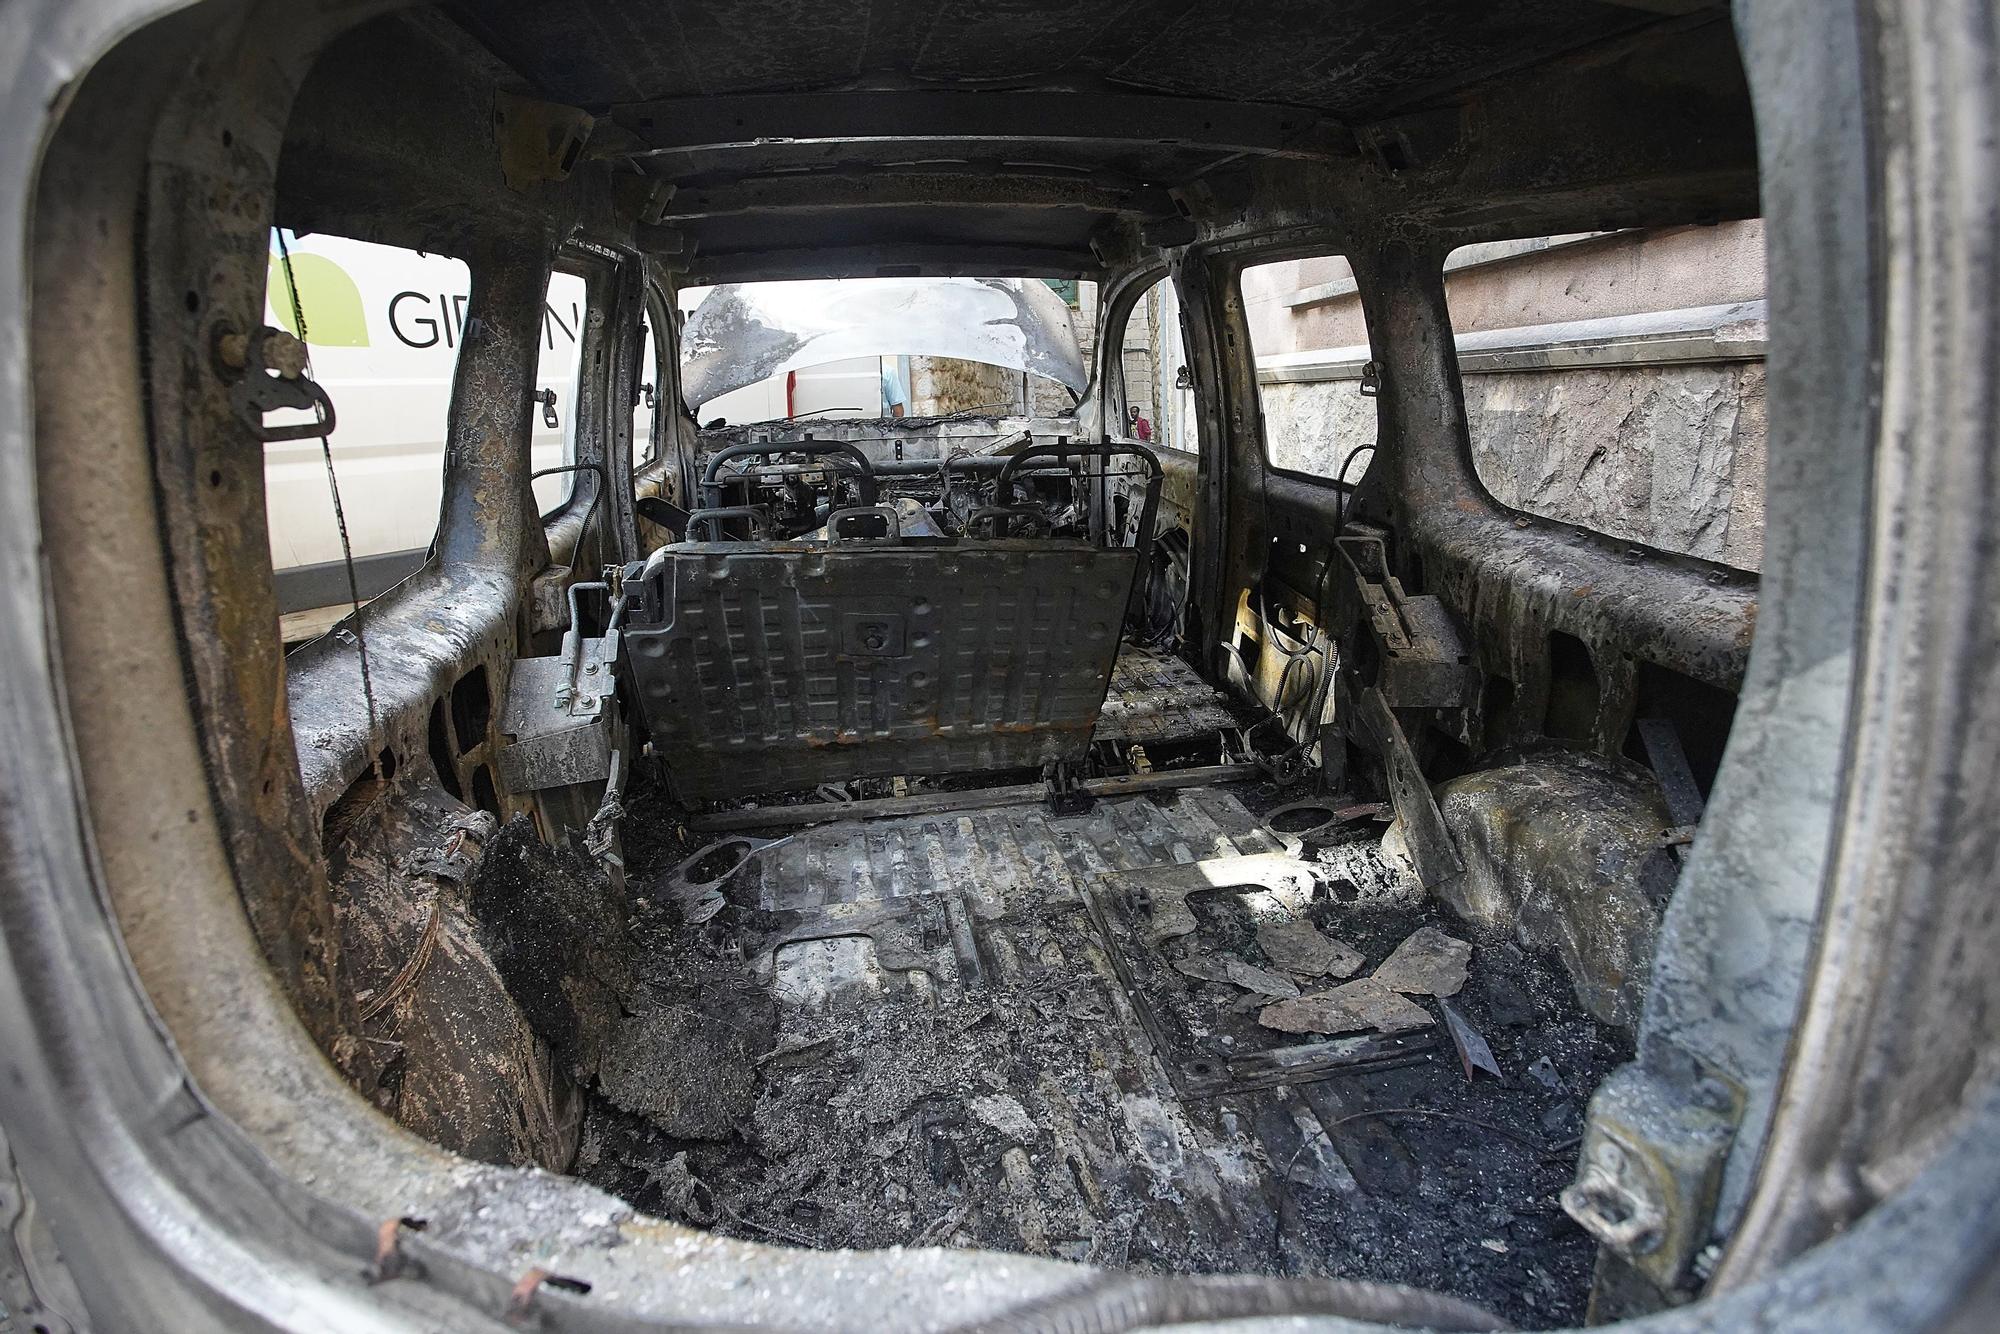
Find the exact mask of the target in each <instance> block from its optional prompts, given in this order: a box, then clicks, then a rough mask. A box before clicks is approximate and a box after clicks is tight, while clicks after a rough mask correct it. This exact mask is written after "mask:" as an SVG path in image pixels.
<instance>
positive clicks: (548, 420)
mask: <svg viewBox="0 0 2000 1334" xmlns="http://www.w3.org/2000/svg"><path fill="white" fill-rule="evenodd" d="M535 402H537V403H539V404H541V405H542V425H544V426H546V427H548V428H549V429H550V430H554V429H555V428H556V427H558V426H560V425H562V423H561V422H559V421H557V420H556V391H555V390H553V389H542V390H538V391H537V392H536V394H535Z"/></svg>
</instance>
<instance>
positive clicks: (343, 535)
mask: <svg viewBox="0 0 2000 1334" xmlns="http://www.w3.org/2000/svg"><path fill="white" fill-rule="evenodd" d="M276 231H277V234H278V263H279V266H280V267H281V268H283V269H284V271H285V292H286V295H287V296H289V297H290V298H291V307H292V327H293V328H294V329H296V330H297V331H298V335H299V346H300V347H301V348H302V349H304V352H305V375H306V378H307V379H311V378H312V345H311V344H310V343H309V342H308V341H307V337H306V312H305V305H304V303H303V302H302V301H301V300H300V299H299V283H298V278H297V277H296V276H295V275H294V274H293V272H292V250H291V247H290V246H289V245H287V244H286V243H285V229H284V228H282V227H279V228H277V229H276ZM319 451H320V457H321V458H322V459H323V460H324V461H325V463H326V489H327V490H328V492H330V493H331V494H332V496H333V523H334V527H336V528H337V529H339V530H340V563H341V565H342V567H343V568H344V569H345V570H346V571H347V603H348V606H349V607H350V608H351V609H352V611H353V615H352V617H351V619H352V621H353V623H354V647H355V650H356V655H357V656H358V657H359V659H360V662H361V697H362V699H363V700H364V701H366V703H367V706H368V767H369V768H370V769H371V770H373V771H374V774H375V777H376V779H377V780H378V781H386V780H384V776H383V773H382V749H381V747H380V746H378V745H376V740H377V737H378V736H379V734H380V730H381V723H380V720H379V719H378V718H377V716H376V710H375V682H374V679H373V677H372V675H371V674H370V672H369V668H368V633H367V631H366V630H365V629H364V628H363V626H362V624H361V581H360V580H359V579H357V578H356V577H355V574H354V543H353V542H352V540H350V539H349V537H348V535H347V511H346V510H345V509H344V508H343V507H342V506H341V503H340V478H339V477H338V476H336V475H335V473H334V469H333V442H332V440H330V439H329V438H328V437H327V435H326V434H325V433H324V432H322V433H321V434H320V437H319Z"/></svg>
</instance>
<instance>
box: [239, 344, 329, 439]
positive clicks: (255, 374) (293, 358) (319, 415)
mask: <svg viewBox="0 0 2000 1334" xmlns="http://www.w3.org/2000/svg"><path fill="white" fill-rule="evenodd" d="M215 359H216V362H217V363H218V364H219V365H220V366H221V367H222V368H223V370H224V371H225V372H226V373H232V374H234V375H235V377H236V378H235V379H234V380H233V381H232V382H231V383H230V386H229V404H230V406H231V407H232V408H234V409H235V411H236V415H237V417H238V418H239V419H240V420H241V421H242V422H243V424H244V425H245V426H247V427H249V428H250V430H251V432H252V434H254V435H255V436H256V437H257V438H258V439H259V440H262V441H263V442H264V443H266V444H272V443H275V442H277V441H280V440H317V439H319V438H320V437H322V436H327V435H331V434H333V427H334V413H333V400H332V399H331V398H328V397H327V393H326V390H324V389H322V388H320V387H319V385H318V384H317V383H316V382H314V381H313V380H312V379H311V378H310V377H309V376H308V375H307V374H306V346H305V344H304V343H301V342H300V341H299V340H298V339H296V338H294V337H292V335H290V334H288V333H286V332H285V331H284V330H283V329H273V328H272V327H270V326H269V325H259V326H258V327H257V328H256V329H253V330H252V331H251V332H249V333H247V334H239V333H225V334H223V335H222V336H221V337H219V338H218V339H216V342H215ZM285 408H291V409H294V410H297V411H300V412H310V413H312V414H313V420H311V421H309V422H295V423H293V424H291V425H289V426H268V425H266V424H265V422H264V414H265V413H267V412H277V411H279V410H281V409H285Z"/></svg>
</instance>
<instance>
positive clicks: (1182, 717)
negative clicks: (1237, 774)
mask: <svg viewBox="0 0 2000 1334" xmlns="http://www.w3.org/2000/svg"><path fill="white" fill-rule="evenodd" d="M1245 721H1246V719H1244V718H1239V717H1238V716H1237V714H1236V712H1235V711H1234V710H1233V709H1231V707H1230V705H1229V697H1228V696H1226V695H1224V694H1223V693H1222V692H1221V691H1220V690H1217V689H1216V688H1215V687H1214V686H1212V685H1210V684H1209V683H1208V682H1206V681H1204V680H1202V679H1201V677H1200V676H1199V675H1198V674H1197V673H1196V672H1195V669H1194V668H1193V667H1191V666H1189V665H1188V664H1187V663H1185V662H1183V661H1181V660H1180V659H1179V658H1177V657H1175V656H1174V655H1173V654H1171V653H1162V652H1160V651H1159V650H1158V649H1152V648H1147V647H1145V646H1144V645H1142V644H1132V643H1127V644H1125V645H1123V646H1122V647H1120V648H1119V650H1118V662H1117V665H1116V666H1114V667H1113V668H1112V669H1111V688H1110V689H1109V690H1108V691H1107V692H1105V696H1104V707H1103V709H1102V710H1101V711H1100V712H1099V714H1098V718H1097V727H1096V730H1094V731H1093V732H1092V733H1091V736H1092V738H1093V739H1094V740H1097V741H1116V742H1126V743H1137V744H1139V745H1147V746H1154V745H1163V744H1166V743H1168V742H1174V741H1193V740H1196V739H1198V738H1203V737H1212V736H1214V735H1215V734H1216V733H1217V732H1220V731H1223V730H1224V729H1227V728H1231V727H1239V726H1241V725H1242V724H1243V723H1244V722H1245Z"/></svg>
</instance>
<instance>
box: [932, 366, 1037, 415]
mask: <svg viewBox="0 0 2000 1334" xmlns="http://www.w3.org/2000/svg"><path fill="white" fill-rule="evenodd" d="M993 404H999V405H1000V406H998V407H994V406H992V405H993ZM974 410H983V411H986V412H992V413H1000V414H1005V413H1010V412H1019V411H1020V410H1021V373H1020V372H1019V371H1010V370H1008V369H1007V368H1006V367H1004V366H989V365H987V364H986V363H985V362H981V361H960V360H959V359H957V358H956V357H911V358H910V406H909V409H908V411H909V414H910V415H911V416H912V417H942V416H945V415H946V414H947V413H953V412H971V411H974Z"/></svg>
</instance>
